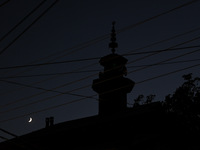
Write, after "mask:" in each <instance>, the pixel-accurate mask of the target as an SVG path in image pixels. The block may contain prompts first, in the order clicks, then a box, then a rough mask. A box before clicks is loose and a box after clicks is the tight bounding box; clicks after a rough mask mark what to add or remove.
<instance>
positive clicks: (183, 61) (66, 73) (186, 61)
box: [0, 59, 200, 80]
mask: <svg viewBox="0 0 200 150" xmlns="http://www.w3.org/2000/svg"><path fill="white" fill-rule="evenodd" d="M194 61H200V59H189V60H182V61H173V62H168V63H160V64H157V63H153V64H146V65H134V66H128V67H127V68H141V67H146V66H157V65H168V64H178V63H188V62H194ZM89 72H99V70H84V71H68V72H60V73H44V74H32V75H21V76H7V77H0V80H4V79H10V78H31V77H43V76H54V75H68V74H77V73H78V74H80V73H89Z"/></svg>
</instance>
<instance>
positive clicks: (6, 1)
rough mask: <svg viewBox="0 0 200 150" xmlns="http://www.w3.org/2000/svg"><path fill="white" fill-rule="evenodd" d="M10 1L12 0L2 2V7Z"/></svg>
mask: <svg viewBox="0 0 200 150" xmlns="http://www.w3.org/2000/svg"><path fill="white" fill-rule="evenodd" d="M8 2H10V0H7V1H5V2H3V3H2V4H0V7H2V6H4V5H6V4H7V3H8Z"/></svg>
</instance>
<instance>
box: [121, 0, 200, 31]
mask: <svg viewBox="0 0 200 150" xmlns="http://www.w3.org/2000/svg"><path fill="white" fill-rule="evenodd" d="M198 1H199V0H192V1H190V2H187V3H184V4H182V5H180V6H177V7H175V8H172V9H170V10H168V11H165V12H163V13H160V14H158V15H155V16H153V17H150V18H148V19H145V20H142V21H140V22H138V23H135V24H133V25H130V26H127V27H125V28H122V29H120V30H117V33H120V32H124V31H126V30H129V29H131V28H133V27H136V26H138V25H141V24H143V23H146V22H149V21H151V20H154V19H157V18H159V17H161V16H163V15H166V14H169V13H171V12H173V11H176V10H178V9H181V8H183V7H186V6H189V5H191V4H193V3H196V2H198Z"/></svg>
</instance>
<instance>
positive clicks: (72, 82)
mask: <svg viewBox="0 0 200 150" xmlns="http://www.w3.org/2000/svg"><path fill="white" fill-rule="evenodd" d="M194 39H196V38H194ZM194 39H192V40H188V41H185V42H182V43H180V44H177V45H175V46H180V45H183V44H186V43H189V42H191V41H193V40H194ZM175 46H172V47H173V48H174V47H175ZM172 47H170V48H172ZM185 55H187V53H186V54H184V55H183V56H185ZM181 56H182V55H181ZM181 56H179V57H181ZM176 58H178V56H176V57H175V58H174V57H173V58H170V59H167V60H165V61H161V62H159V64H161V63H163V62H166V61H170V60H173V59H176ZM146 68H148V67H145V68H142V69H146ZM142 69H138V70H133V71H131V72H129V74H130V73H133V72H136V71H140V70H142ZM95 75H96V74H92V75H90V76H87V77H84V78H81V79H79V80H75V81H71V82H69V83H65V84H63V85H60V86H57V87H55V88H53V89H51V90H55V89H58V88H61V87H65V86H67V85H70V84H74V83H76V82H79V81H82V80H85V79H88V78H90V77H92V76H95ZM89 86H91V85H90V84H89V85H86V86H83V87H79V88H77V89H74V90H71V91H69V92H70V93H71V92H74V91H76V90H80V89H83V88H86V87H89ZM46 92H47V91H43V92H40V93H37V94H34V95H31V96H29V97H24V98H21V99H18V100H16V101H14V102H11V103H8V104H6V105H5V106H8V105H11V104H14V103H17V102H20V101H24V100H27V99H29V98H33V97H35V96H38V95H41V94H44V93H46Z"/></svg>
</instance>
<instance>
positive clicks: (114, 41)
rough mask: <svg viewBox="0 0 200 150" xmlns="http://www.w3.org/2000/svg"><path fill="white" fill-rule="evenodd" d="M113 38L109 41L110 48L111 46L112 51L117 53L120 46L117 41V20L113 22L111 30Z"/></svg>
mask: <svg viewBox="0 0 200 150" xmlns="http://www.w3.org/2000/svg"><path fill="white" fill-rule="evenodd" d="M110 35H111V38H110V43H109V48H111V51H112V53H113V54H114V53H115V48H117V47H118V44H117V43H116V33H115V21H113V22H112V30H111V34H110Z"/></svg>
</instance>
